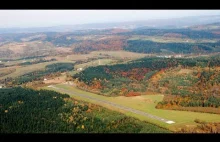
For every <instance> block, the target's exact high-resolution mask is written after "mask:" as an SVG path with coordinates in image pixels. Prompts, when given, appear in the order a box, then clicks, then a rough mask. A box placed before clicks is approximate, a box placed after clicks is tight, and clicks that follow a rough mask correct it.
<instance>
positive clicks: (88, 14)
mask: <svg viewBox="0 0 220 142" xmlns="http://www.w3.org/2000/svg"><path fill="white" fill-rule="evenodd" d="M198 15H220V10H0V28H8V27H21V28H23V27H47V26H58V25H75V24H85V23H103V22H104V23H105V22H121V21H135V20H148V19H164V18H176V17H186V16H198Z"/></svg>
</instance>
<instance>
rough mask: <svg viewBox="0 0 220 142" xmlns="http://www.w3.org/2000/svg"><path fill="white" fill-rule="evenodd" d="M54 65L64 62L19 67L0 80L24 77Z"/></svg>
mask: <svg viewBox="0 0 220 142" xmlns="http://www.w3.org/2000/svg"><path fill="white" fill-rule="evenodd" d="M66 62H69V63H73V61H65V63H66ZM54 63H64V61H53V62H44V63H38V64H32V65H28V66H23V67H22V66H19V67H17V68H16V71H15V72H13V73H11V74H8V75H5V76H3V77H0V80H1V79H5V78H7V77H12V78H15V77H18V76H21V75H24V74H26V73H30V72H33V71H37V70H43V69H44V68H45V67H46V66H47V65H50V64H54Z"/></svg>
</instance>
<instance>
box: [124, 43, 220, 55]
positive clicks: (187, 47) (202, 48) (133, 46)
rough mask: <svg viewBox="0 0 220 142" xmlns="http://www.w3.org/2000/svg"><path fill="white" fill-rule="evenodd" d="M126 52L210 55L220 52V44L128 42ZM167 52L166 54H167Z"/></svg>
mask: <svg viewBox="0 0 220 142" xmlns="http://www.w3.org/2000/svg"><path fill="white" fill-rule="evenodd" d="M124 50H127V51H132V52H138V53H164V51H166V52H169V53H170V52H171V53H184V54H189V53H210V52H220V42H216V43H159V42H153V41H150V40H128V42H127V46H125V47H124ZM166 52H165V53H166Z"/></svg>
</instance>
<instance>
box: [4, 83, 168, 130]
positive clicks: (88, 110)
mask: <svg viewBox="0 0 220 142" xmlns="http://www.w3.org/2000/svg"><path fill="white" fill-rule="evenodd" d="M0 123H1V125H0V133H169V131H168V130H165V129H163V128H160V127H158V126H155V125H152V124H149V123H147V122H143V121H140V120H137V119H134V118H131V117H127V116H125V115H123V114H121V113H118V112H114V111H110V110H107V109H105V108H102V107H100V106H97V105H93V104H88V103H85V102H82V101H78V100H75V99H73V98H70V97H69V96H68V95H66V94H60V93H57V92H55V91H48V90H39V91H36V90H32V89H27V88H21V87H17V88H7V89H0Z"/></svg>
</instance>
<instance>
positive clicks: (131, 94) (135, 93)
mask: <svg viewBox="0 0 220 142" xmlns="http://www.w3.org/2000/svg"><path fill="white" fill-rule="evenodd" d="M140 95H141V94H140V93H138V92H133V91H130V92H129V93H128V94H126V95H125V96H126V97H132V96H140Z"/></svg>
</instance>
